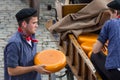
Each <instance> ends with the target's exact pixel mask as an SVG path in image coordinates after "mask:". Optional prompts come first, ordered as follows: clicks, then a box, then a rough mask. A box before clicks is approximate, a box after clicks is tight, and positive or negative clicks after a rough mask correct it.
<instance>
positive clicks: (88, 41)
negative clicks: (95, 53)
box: [78, 33, 108, 58]
mask: <svg viewBox="0 0 120 80" xmlns="http://www.w3.org/2000/svg"><path fill="white" fill-rule="evenodd" d="M97 37H98V34H95V33H86V34H81V35H80V36H79V37H78V42H79V43H80V45H81V47H82V49H83V50H84V52H85V53H86V54H87V56H88V57H89V58H90V57H91V54H92V48H93V44H94V43H95V42H96V40H97ZM102 51H103V53H104V54H105V55H107V53H108V52H107V48H106V47H105V50H102Z"/></svg>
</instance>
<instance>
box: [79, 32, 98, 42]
mask: <svg viewBox="0 0 120 80" xmlns="http://www.w3.org/2000/svg"><path fill="white" fill-rule="evenodd" d="M97 37H98V34H94V33H86V34H81V35H79V37H78V39H77V40H78V42H79V43H80V44H81V43H83V42H89V41H90V42H96V40H97Z"/></svg>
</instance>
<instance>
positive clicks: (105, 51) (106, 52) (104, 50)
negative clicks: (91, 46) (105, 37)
mask: <svg viewBox="0 0 120 80" xmlns="http://www.w3.org/2000/svg"><path fill="white" fill-rule="evenodd" d="M102 52H103V53H104V54H105V55H106V56H107V55H108V49H107V47H104V49H102Z"/></svg>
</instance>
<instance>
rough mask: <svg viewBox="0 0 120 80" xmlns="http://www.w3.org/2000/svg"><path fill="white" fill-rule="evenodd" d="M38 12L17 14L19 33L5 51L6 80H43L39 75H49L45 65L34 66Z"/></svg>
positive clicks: (31, 10) (11, 39)
mask: <svg viewBox="0 0 120 80" xmlns="http://www.w3.org/2000/svg"><path fill="white" fill-rule="evenodd" d="M36 13H37V11H36V10H35V9H33V8H24V9H22V10H20V11H19V12H18V13H17V14H16V19H17V21H18V25H19V27H18V31H17V32H16V33H15V34H14V35H13V36H12V37H11V38H10V40H9V42H8V44H7V46H6V47H5V50H4V78H5V79H4V80H41V78H40V75H39V73H43V74H49V73H50V72H49V71H47V70H45V69H44V67H45V65H34V62H33V60H34V56H35V54H36V45H37V40H36V39H35V32H36V30H37V27H38V24H37V22H38V18H37V15H36Z"/></svg>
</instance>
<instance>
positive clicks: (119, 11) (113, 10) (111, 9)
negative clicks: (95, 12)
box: [109, 8, 120, 15]
mask: <svg viewBox="0 0 120 80" xmlns="http://www.w3.org/2000/svg"><path fill="white" fill-rule="evenodd" d="M109 9H110V11H111V12H112V13H115V10H116V9H113V8H109ZM117 15H120V10H117Z"/></svg>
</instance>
